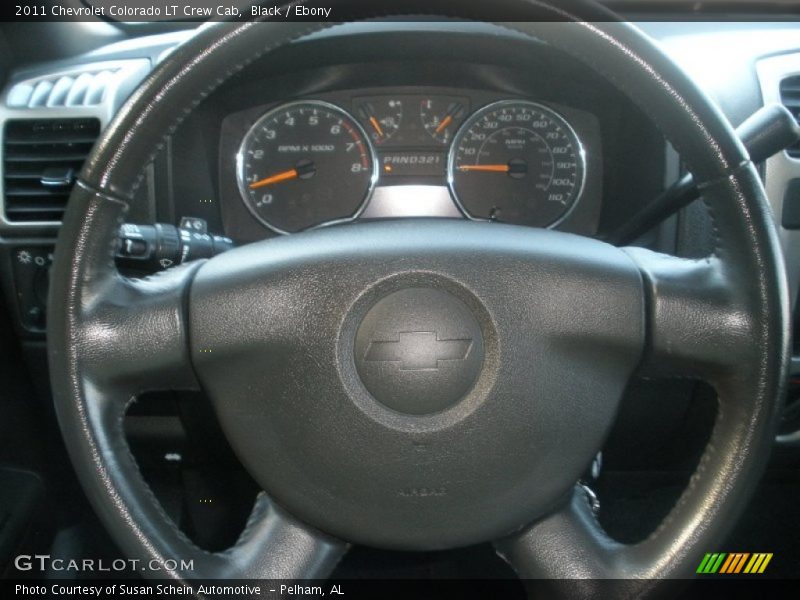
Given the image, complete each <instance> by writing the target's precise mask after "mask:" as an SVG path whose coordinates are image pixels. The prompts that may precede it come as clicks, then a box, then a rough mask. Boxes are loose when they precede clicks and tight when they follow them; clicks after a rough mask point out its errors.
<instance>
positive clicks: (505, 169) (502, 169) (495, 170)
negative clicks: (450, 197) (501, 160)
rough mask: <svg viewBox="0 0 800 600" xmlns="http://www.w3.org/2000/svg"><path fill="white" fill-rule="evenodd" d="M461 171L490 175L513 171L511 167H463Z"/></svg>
mask: <svg viewBox="0 0 800 600" xmlns="http://www.w3.org/2000/svg"><path fill="white" fill-rule="evenodd" d="M458 170H459V171H486V172H488V173H508V172H509V171H510V170H511V167H510V166H509V165H507V164H506V165H461V166H460V167H458Z"/></svg>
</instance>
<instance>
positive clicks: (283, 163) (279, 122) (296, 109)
mask: <svg viewBox="0 0 800 600" xmlns="http://www.w3.org/2000/svg"><path fill="white" fill-rule="evenodd" d="M237 174H238V181H239V189H240V191H241V193H242V198H243V199H244V202H245V204H246V205H247V208H248V209H250V212H251V213H253V215H254V216H255V217H256V218H257V219H258V220H259V221H261V222H262V223H264V224H265V225H266V226H267V227H269V228H270V229H272V230H274V231H276V232H278V233H291V232H295V231H300V230H302V229H308V228H309V227H314V226H317V225H323V224H327V223H332V222H339V221H345V220H349V219H353V218H355V217H356V216H357V215H358V214H359V213H360V212H361V209H362V208H363V206H364V203H365V202H366V200H367V197H368V196H369V194H370V192H371V190H372V188H373V186H374V185H375V182H376V180H377V177H378V171H377V161H376V160H375V157H374V154H373V152H372V147H371V146H370V143H369V141H368V139H367V135H366V133H364V130H363V129H362V128H361V126H360V125H359V124H358V122H356V120H355V119H353V117H351V116H350V115H348V114H347V113H346V112H344V111H343V110H342V109H340V108H338V107H336V106H334V105H332V104H328V103H326V102H320V101H317V100H307V101H300V102H292V103H289V104H284V105H282V106H279V107H277V108H275V109H273V110H271V111H270V112H268V113H267V114H265V115H264V116H262V117H261V118H260V119H258V120H257V121H256V122H255V124H254V125H253V126H252V127H251V128H250V131H248V133H247V135H246V136H245V138H244V141H243V142H242V145H241V148H240V149H239V153H238V155H237Z"/></svg>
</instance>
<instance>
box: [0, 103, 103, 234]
mask: <svg viewBox="0 0 800 600" xmlns="http://www.w3.org/2000/svg"><path fill="white" fill-rule="evenodd" d="M3 133H4V135H3V168H4V172H3V185H4V192H5V210H6V218H7V219H8V220H9V221H16V222H20V221H32V222H37V221H38V222H43V221H60V220H61V217H62V215H63V214H64V209H65V207H66V204H67V198H69V195H70V192H71V191H72V184H73V183H74V181H75V176H76V175H77V174H78V172H79V171H80V169H81V167H82V166H83V162H84V161H85V160H86V157H87V156H88V155H89V151H90V150H91V149H92V146H93V145H94V142H95V140H96V139H97V136H98V135H99V134H100V121H99V120H98V119H18V120H9V121H6V123H5V129H4V132H3Z"/></svg>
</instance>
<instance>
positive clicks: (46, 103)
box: [6, 68, 121, 108]
mask: <svg viewBox="0 0 800 600" xmlns="http://www.w3.org/2000/svg"><path fill="white" fill-rule="evenodd" d="M120 71H121V69H120V68H116V69H101V70H99V71H94V72H93V71H86V72H83V73H80V74H77V75H61V76H60V77H50V78H42V79H38V80H36V81H31V82H24V83H18V84H17V85H15V86H14V87H13V88H11V90H10V91H9V93H8V99H7V101H6V103H7V104H8V106H10V107H12V108H45V107H46V108H55V107H75V106H97V105H99V104H100V103H101V102H103V99H104V98H105V95H106V92H107V91H108V90H109V89H110V87H111V84H112V83H113V82H114V81H115V78H116V76H117V74H118V73H119V72H120Z"/></svg>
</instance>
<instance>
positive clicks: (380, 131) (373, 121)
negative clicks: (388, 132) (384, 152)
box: [369, 117, 383, 137]
mask: <svg viewBox="0 0 800 600" xmlns="http://www.w3.org/2000/svg"><path fill="white" fill-rule="evenodd" d="M369 122H370V123H371V124H372V126H373V127H374V128H375V131H377V132H378V135H379V136H381V137H383V129H381V124H380V123H378V119H376V118H375V117H370V118H369Z"/></svg>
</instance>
